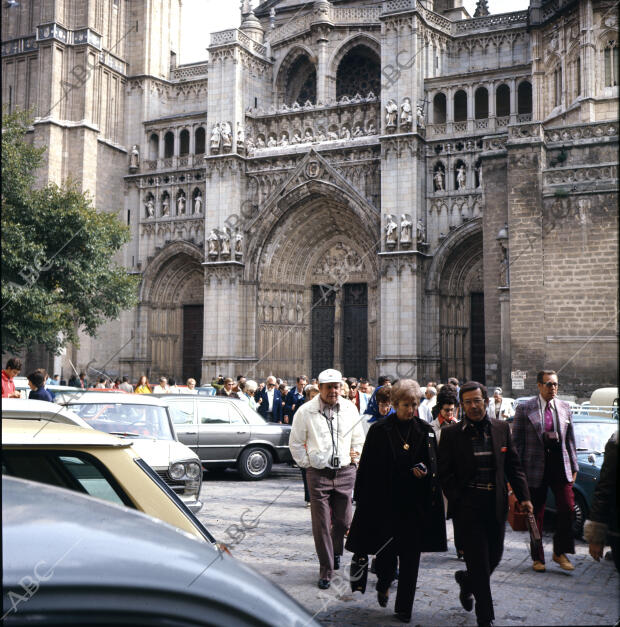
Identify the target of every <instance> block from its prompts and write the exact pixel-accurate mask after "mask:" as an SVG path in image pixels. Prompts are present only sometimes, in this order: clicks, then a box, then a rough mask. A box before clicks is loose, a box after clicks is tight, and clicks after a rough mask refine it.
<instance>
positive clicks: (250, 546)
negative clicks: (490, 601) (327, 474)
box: [199, 466, 620, 627]
mask: <svg viewBox="0 0 620 627" xmlns="http://www.w3.org/2000/svg"><path fill="white" fill-rule="evenodd" d="M201 498H202V501H203V503H204V504H205V505H204V507H203V509H202V511H201V512H200V514H199V518H200V519H201V520H202V522H203V523H205V524H206V525H207V527H208V528H209V529H210V531H211V532H212V533H213V535H215V537H216V538H217V539H218V540H220V541H223V542H226V543H227V544H228V545H229V546H231V551H232V554H233V555H234V556H235V557H236V558H237V559H239V560H241V561H242V562H244V563H246V564H248V565H249V566H251V567H253V568H254V569H255V570H257V571H258V572H260V573H261V574H263V575H264V576H265V577H267V578H268V579H270V580H272V581H273V582H275V583H276V584H278V585H279V586H280V587H282V588H283V589H284V590H286V591H287V592H288V593H289V594H290V595H291V596H292V597H294V598H295V599H297V601H299V602H300V603H301V604H302V605H303V606H305V607H306V608H307V609H308V610H309V611H310V613H312V614H315V613H316V618H317V620H318V621H319V622H321V623H322V624H324V625H351V626H357V625H373V626H376V625H396V624H402V623H399V622H397V621H395V620H393V619H392V612H393V598H394V597H395V586H392V591H391V595H390V596H391V599H390V603H389V605H388V607H387V608H380V607H379V605H378V603H377V600H376V594H375V591H374V585H375V582H376V577H375V576H374V575H372V574H369V576H368V586H367V588H366V594H364V595H362V594H360V593H359V592H356V593H355V594H353V593H351V588H350V586H349V581H348V578H347V574H348V570H349V563H350V557H351V554H350V553H348V552H346V551H345V555H344V558H343V568H342V569H341V570H340V571H338V573H337V574H340V575H341V577H342V578H335V579H334V580H332V587H331V588H330V589H329V590H327V591H321V590H319V589H318V588H317V586H316V582H317V579H318V561H317V558H316V554H315V551H314V543H313V540H312V531H311V526H310V509H309V508H306V507H304V500H303V485H302V482H301V475H300V472H299V470H298V469H296V468H295V469H294V468H290V467H288V466H277V467H275V469H274V472H273V474H272V475H271V477H269V478H268V479H265V480H263V481H259V482H246V481H242V480H240V478H239V476H238V474H237V473H236V471H234V470H227V471H225V472H222V473H207V474H206V475H205V481H204V483H203V488H202V493H201ZM244 523H245V525H244ZM244 527H245V529H244ZM543 541H544V544H545V554H546V555H547V556H548V559H547V572H546V573H535V572H534V571H532V569H531V562H530V559H529V553H528V544H529V536H528V535H527V533H526V532H514V531H512V529H511V528H510V526H509V525H507V527H506V542H505V548H504V557H503V559H502V561H501V563H500V565H499V566H498V568H497V570H496V571H495V573H494V574H493V577H492V579H491V585H492V590H493V598H494V602H495V615H496V624H497V625H606V624H607V625H609V624H614V623H616V622H617V621H618V617H619V616H620V612H619V595H618V590H619V578H618V574H617V573H616V570H615V568H614V566H613V562H611V561H609V560H602V561H601V562H599V563H597V562H595V561H594V560H593V559H592V558H591V557H590V556H589V554H588V547H587V545H586V544H585V543H584V542H582V541H578V542H577V547H576V551H577V552H576V555H574V556H571V561H572V562H573V563H574V564H575V566H576V569H575V571H573V572H572V573H566V572H564V571H562V570H561V569H560V568H559V566H557V564H555V563H553V562H551V549H552V538H551V534H550V533H549V532H547V531H546V532H545V533H544V536H543ZM448 547H449V552H448V553H426V554H423V555H422V560H421V563H420V574H419V578H418V588H417V592H416V599H415V604H414V607H413V618H412V621H411V624H412V625H424V626H429V627H430V626H432V627H436V626H442V625H465V626H468V625H475V624H476V618H475V614H474V612H471V613H467V612H465V611H464V610H463V609H462V608H461V606H460V603H459V601H458V586H457V585H456V583H455V581H454V571H455V570H458V569H459V568H463V566H462V563H461V562H459V561H457V559H456V555H455V551H454V544H453V543H452V525H451V523H450V522H448Z"/></svg>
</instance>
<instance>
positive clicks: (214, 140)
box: [209, 122, 243, 154]
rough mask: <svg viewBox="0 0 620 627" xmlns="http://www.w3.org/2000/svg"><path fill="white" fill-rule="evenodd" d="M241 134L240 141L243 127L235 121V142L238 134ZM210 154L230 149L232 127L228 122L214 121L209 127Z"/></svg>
mask: <svg viewBox="0 0 620 627" xmlns="http://www.w3.org/2000/svg"><path fill="white" fill-rule="evenodd" d="M240 134H241V142H243V129H242V128H241V125H240V124H239V122H237V144H239V136H240ZM209 145H210V146H211V154H218V153H219V152H220V150H221V151H222V152H230V151H231V150H232V127H231V126H230V122H216V123H215V124H214V125H213V128H212V129H211V140H210V142H209Z"/></svg>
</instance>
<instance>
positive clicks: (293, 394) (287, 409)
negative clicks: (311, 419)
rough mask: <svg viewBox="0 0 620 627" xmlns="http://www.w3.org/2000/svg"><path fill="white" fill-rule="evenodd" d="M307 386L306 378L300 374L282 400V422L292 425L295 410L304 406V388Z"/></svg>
mask: <svg viewBox="0 0 620 627" xmlns="http://www.w3.org/2000/svg"><path fill="white" fill-rule="evenodd" d="M306 385H308V377H307V376H306V375H305V374H300V375H299V376H298V377H297V385H296V386H295V387H294V388H292V389H291V390H290V391H289V393H288V394H287V395H286V398H285V399H284V422H285V423H286V424H289V425H291V424H293V418H294V417H295V413H296V412H297V410H298V409H299V408H300V407H301V406H302V405H303V404H304V388H305V387H306Z"/></svg>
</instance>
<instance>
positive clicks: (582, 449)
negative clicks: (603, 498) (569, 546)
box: [546, 414, 618, 538]
mask: <svg viewBox="0 0 620 627" xmlns="http://www.w3.org/2000/svg"><path fill="white" fill-rule="evenodd" d="M617 429H618V421H617V420H614V419H613V418H611V417H609V418H604V417H600V416H587V415H584V414H573V430H574V432H575V444H576V448H577V460H578V462H579V471H578V473H577V479H576V481H575V483H574V485H573V494H574V495H575V521H574V525H573V529H574V532H575V537H577V538H581V537H582V535H583V525H584V523H585V521H586V519H587V517H588V514H589V513H590V507H591V503H592V496H593V494H594V488H595V487H596V482H597V481H598V479H599V477H600V476H601V466H602V465H603V453H604V451H605V444H607V441H608V440H609V438H610V437H611V435H612V433H614V431H616V430H617ZM546 508H547V509H548V510H549V511H551V512H555V498H554V496H553V493H552V492H551V490H549V493H548V495H547V504H546Z"/></svg>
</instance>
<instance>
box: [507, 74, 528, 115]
mask: <svg viewBox="0 0 620 627" xmlns="http://www.w3.org/2000/svg"><path fill="white" fill-rule="evenodd" d="M517 102H518V101H517V81H516V80H515V79H514V78H512V79H510V123H511V124H514V123H515V122H516V121H517V111H518V106H517ZM532 119H533V118H532Z"/></svg>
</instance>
